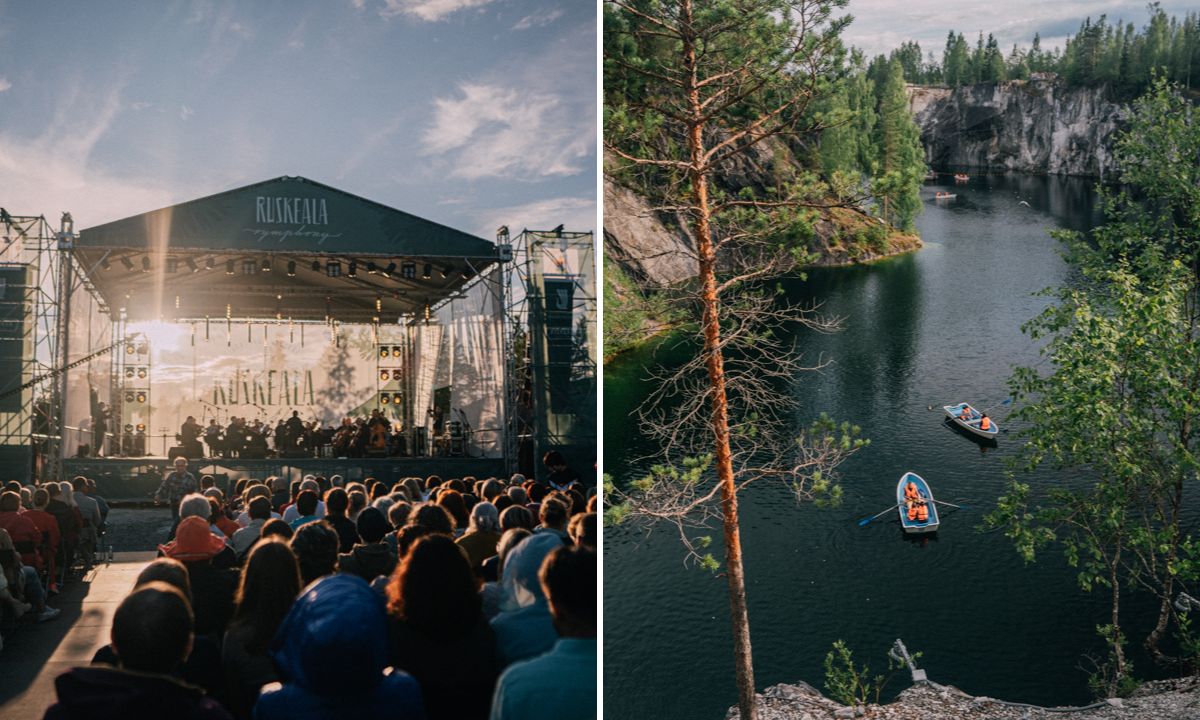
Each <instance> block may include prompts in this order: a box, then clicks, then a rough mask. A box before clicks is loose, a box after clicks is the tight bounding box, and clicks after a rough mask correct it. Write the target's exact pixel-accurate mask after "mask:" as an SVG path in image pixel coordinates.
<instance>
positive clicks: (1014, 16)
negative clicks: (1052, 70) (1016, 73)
mask: <svg viewBox="0 0 1200 720" xmlns="http://www.w3.org/2000/svg"><path fill="white" fill-rule="evenodd" d="M1146 4H1147V3H1146V2H1145V1H1144V0H1053V2H1046V1H1045V0H1039V1H1038V2H1030V1H1029V0H1014V1H1012V2H996V0H954V1H953V2H950V1H948V0H905V1H904V2H896V0H850V5H849V7H848V9H847V10H848V12H849V13H850V14H851V15H853V16H854V22H853V23H851V25H850V27H849V28H848V29H847V31H846V33H845V39H846V41H847V43H848V44H851V45H854V46H856V47H859V48H862V49H863V50H865V51H866V52H867V54H868V56H870V55H875V54H878V53H886V52H889V51H890V50H892V49H893V48H895V47H897V46H898V45H899V44H900V43H902V42H904V41H905V40H916V41H918V42H920V43H921V50H922V51H924V52H925V53H926V54H928V52H929V51H930V50H933V51H934V54H935V55H936V56H937V58H938V60H939V61H940V60H941V56H942V49H943V48H944V47H945V45H946V34H947V33H948V32H949V31H950V30H952V29H953V30H955V31H958V32H961V33H963V34H964V35H966V36H967V40H968V41H970V42H971V43H972V45H974V42H975V37H976V36H977V35H978V33H979V32H980V31H983V35H984V37H987V35H988V33H992V34H993V35H995V36H996V39H997V40H999V41H1000V46H1001V47H1002V48H1003V49H1004V50H1005V52H1006V53H1007V51H1008V50H1009V49H1011V48H1012V46H1013V43H1020V44H1022V45H1028V44H1029V42H1030V41H1031V40H1033V34H1034V33H1035V32H1036V33H1040V34H1041V36H1042V47H1043V48H1045V49H1049V48H1051V47H1054V46H1055V45H1058V46H1060V47H1061V45H1062V41H1063V40H1064V39H1065V38H1066V37H1067V36H1068V35H1074V34H1075V33H1076V32H1077V31H1078V30H1079V25H1080V23H1082V22H1083V20H1084V18H1086V17H1089V16H1090V17H1091V18H1092V19H1093V20H1096V19H1098V18H1099V17H1100V16H1101V15H1105V14H1107V15H1108V20H1109V22H1115V21H1116V20H1118V19H1121V20H1124V21H1125V22H1132V23H1134V25H1135V26H1137V27H1141V26H1142V25H1144V24H1145V22H1146V20H1147V18H1148V17H1149V14H1148V13H1147V12H1146ZM1161 4H1162V7H1163V9H1164V10H1166V12H1167V14H1169V15H1170V14H1174V15H1179V16H1180V17H1182V16H1183V15H1184V14H1185V13H1186V12H1188V11H1192V12H1195V11H1196V10H1197V4H1196V1H1195V0H1163V2H1162V3H1161Z"/></svg>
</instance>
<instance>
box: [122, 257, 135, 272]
mask: <svg viewBox="0 0 1200 720" xmlns="http://www.w3.org/2000/svg"><path fill="white" fill-rule="evenodd" d="M121 264H122V265H124V266H125V269H126V270H133V261H132V260H130V259H129V258H127V257H122V258H121Z"/></svg>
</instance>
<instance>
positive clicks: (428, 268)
mask: <svg viewBox="0 0 1200 720" xmlns="http://www.w3.org/2000/svg"><path fill="white" fill-rule="evenodd" d="M431 277H433V266H432V265H430V264H429V263H425V267H423V268H421V279H422V280H428V279H430V278H431Z"/></svg>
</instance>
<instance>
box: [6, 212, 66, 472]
mask: <svg viewBox="0 0 1200 720" xmlns="http://www.w3.org/2000/svg"><path fill="white" fill-rule="evenodd" d="M72 225H73V222H72V220H71V216H70V214H67V213H64V214H63V217H62V221H61V224H60V228H59V231H58V232H54V231H53V230H51V228H50V224H49V223H48V222H46V219H45V217H44V216H41V215H38V216H21V215H10V214H9V213H8V212H7V211H6V210H3V209H0V232H2V233H3V236H2V238H0V240H2V243H0V272H3V273H4V287H3V289H2V291H0V314H2V317H3V321H2V325H3V327H2V328H0V347H2V348H3V349H2V350H0V363H3V364H4V365H6V366H11V367H12V368H13V369H14V370H17V371H16V372H13V373H12V374H9V373H8V372H5V373H4V374H3V376H0V400H4V401H5V402H4V403H3V405H2V407H3V408H4V409H3V410H2V411H0V446H3V447H4V449H5V451H6V457H7V458H8V459H10V460H15V459H16V457H17V456H18V455H20V456H22V459H23V461H24V463H25V467H26V470H27V475H26V477H25V478H23V479H25V480H28V479H29V478H30V477H33V476H37V477H40V478H42V479H61V478H62V457H61V453H62V451H61V448H62V444H61V437H62V432H63V413H62V407H63V381H64V380H65V373H63V372H62V368H64V366H65V365H66V362H65V358H66V340H65V333H66V327H67V322H66V320H67V318H66V317H64V315H65V314H66V313H68V312H69V310H67V309H66V304H65V303H62V304H60V303H59V298H61V297H66V295H67V293H66V292H64V288H66V287H67V286H68V284H69V283H70V282H71V267H70V256H69V255H68V254H67V253H65V252H61V250H63V249H64V246H66V247H69V245H70V242H71V238H72V233H73V227H72ZM14 279H15V280H17V286H16V287H11V283H12V282H13V280H14ZM18 368H19V370H18Z"/></svg>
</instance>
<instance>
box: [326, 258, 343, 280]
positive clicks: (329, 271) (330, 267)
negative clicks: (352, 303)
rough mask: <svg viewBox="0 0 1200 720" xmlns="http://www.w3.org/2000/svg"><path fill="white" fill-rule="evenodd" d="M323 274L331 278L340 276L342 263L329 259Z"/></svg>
mask: <svg viewBox="0 0 1200 720" xmlns="http://www.w3.org/2000/svg"><path fill="white" fill-rule="evenodd" d="M325 274H326V275H328V276H329V277H331V278H335V277H341V274H342V264H341V263H340V262H338V261H337V260H330V261H329V262H328V263H327V264H326V265H325Z"/></svg>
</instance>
